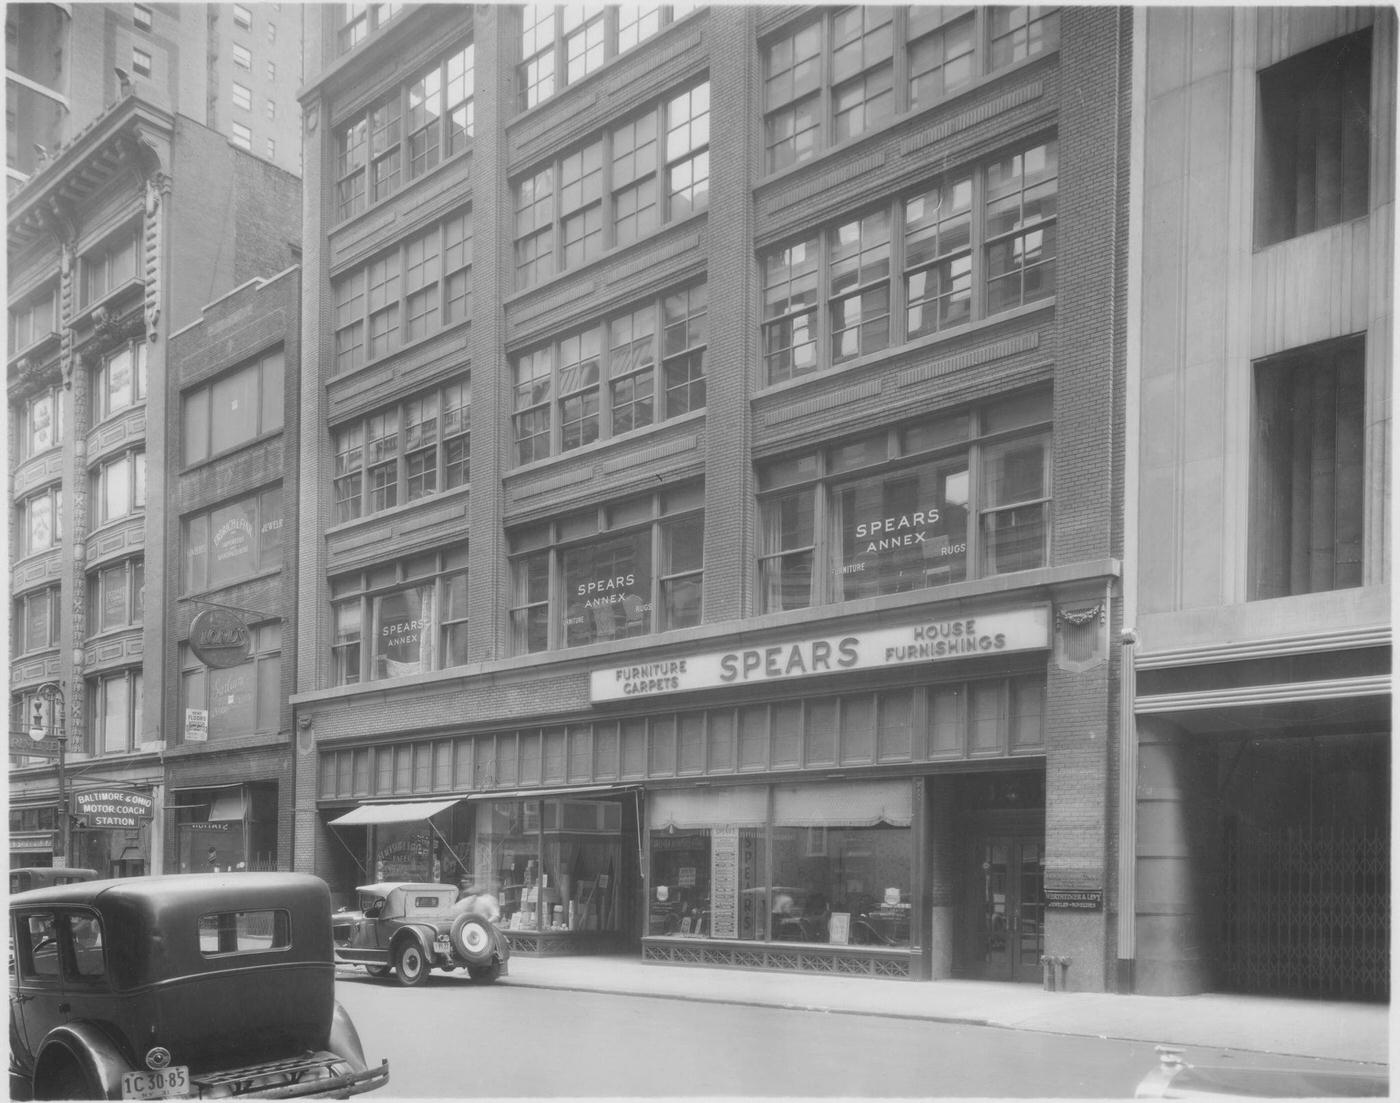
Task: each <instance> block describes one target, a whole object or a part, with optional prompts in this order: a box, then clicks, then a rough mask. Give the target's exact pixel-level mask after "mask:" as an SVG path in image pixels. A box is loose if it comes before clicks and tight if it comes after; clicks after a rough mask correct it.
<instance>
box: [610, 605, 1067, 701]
mask: <svg viewBox="0 0 1400 1103" xmlns="http://www.w3.org/2000/svg"><path fill="white" fill-rule="evenodd" d="M1049 646H1050V611H1049V609H1048V607H1046V606H1036V607H1033V608H1029V609H1016V610H1012V611H1010V612H997V613H985V614H959V615H958V616H953V617H942V618H938V619H934V620H927V621H921V622H919V623H917V624H906V625H901V626H899V627H897V628H877V629H874V630H873V631H869V632H848V633H846V634H844V635H840V636H828V637H825V638H821V639H805V640H793V641H778V642H776V643H771V644H765V645H763V646H760V647H750V648H739V649H736V650H730V651H711V652H702V653H700V654H697V655H685V656H677V657H674V658H666V659H657V660H656V661H654V662H639V663H631V664H629V665H627V666H617V667H608V668H605V669H602V670H595V671H593V672H592V677H591V685H590V690H591V698H592V700H593V701H594V702H595V703H597V702H599V701H621V700H629V699H634V698H637V697H652V696H656V695H658V694H664V693H686V692H690V691H692V690H703V689H718V688H721V687H724V686H740V685H754V684H756V683H759V682H773V681H781V680H784V679H788V678H806V677H812V676H815V675H820V674H840V673H847V672H850V671H857V670H875V669H881V668H889V667H895V666H904V665H907V664H910V663H925V662H941V661H944V660H949V659H966V658H975V657H978V656H987V655H996V654H1002V653H1006V652H1011V651H1030V650H1036V649H1043V648H1047V647H1049Z"/></svg>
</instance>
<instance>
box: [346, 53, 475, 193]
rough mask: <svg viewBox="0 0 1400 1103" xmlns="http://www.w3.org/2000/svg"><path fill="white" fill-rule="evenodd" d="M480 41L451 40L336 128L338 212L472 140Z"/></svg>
mask: <svg viewBox="0 0 1400 1103" xmlns="http://www.w3.org/2000/svg"><path fill="white" fill-rule="evenodd" d="M475 83H476V48H475V46H473V45H472V43H470V42H468V43H467V44H466V45H462V46H456V47H454V48H453V49H452V50H451V51H450V52H449V53H448V54H446V55H445V56H444V57H440V58H438V59H437V60H436V61H434V62H433V63H432V64H431V65H428V66H426V67H425V68H423V69H421V70H419V72H418V73H417V74H415V75H414V77H413V79H411V80H410V81H408V82H407V83H405V84H402V85H400V86H398V87H397V88H395V89H394V90H393V91H392V92H390V93H388V94H387V95H385V96H383V97H381V98H380V99H378V100H376V101H375V102H374V103H373V104H371V105H370V107H369V108H368V109H367V110H366V111H365V112H363V113H357V114H356V115H355V117H354V118H352V119H349V120H347V121H346V122H344V123H342V124H341V125H340V126H339V127H337V128H336V131H335V152H336V185H335V216H336V219H337V220H340V219H345V218H349V217H351V216H352V215H356V214H358V213H359V212H361V211H363V210H364V209H365V207H366V205H368V204H374V203H378V202H379V201H380V200H382V199H384V198H386V197H387V196H390V195H392V194H393V193H394V192H396V191H398V190H399V188H401V187H403V185H404V184H405V183H406V182H408V181H411V180H416V179H417V178H418V177H420V176H422V175H423V174H424V173H427V172H429V171H431V170H432V169H434V168H436V167H437V165H438V164H439V163H440V162H442V161H446V160H447V159H448V158H450V157H453V156H456V155H457V154H459V153H461V152H462V151H463V150H465V149H466V148H467V139H469V138H470V137H471V136H472V133H473V132H474V130H475V128H476V114H475V111H476V108H475V100H474V94H475Z"/></svg>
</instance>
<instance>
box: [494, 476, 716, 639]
mask: <svg viewBox="0 0 1400 1103" xmlns="http://www.w3.org/2000/svg"><path fill="white" fill-rule="evenodd" d="M704 506H705V496H704V488H703V487H701V486H698V485H691V486H686V487H680V488H677V489H675V490H670V491H663V492H661V493H658V494H649V495H646V496H645V497H641V498H633V499H628V500H625V501H622V502H617V503H613V504H610V505H605V506H601V507H599V508H596V509H589V510H584V511H581V512H579V513H575V514H571V515H569V516H566V517H563V518H561V519H559V520H558V521H553V522H548V523H545V524H539V525H531V526H528V527H522V528H519V529H516V530H515V531H514V532H512V533H510V534H509V542H510V550H511V570H512V575H513V578H514V598H513V601H512V608H511V632H512V637H513V641H514V642H513V646H514V651H515V653H516V654H518V655H519V654H525V653H527V652H533V651H544V650H548V649H552V648H560V647H576V646H578V645H580V644H586V643H598V642H600V641H605V640H617V639H626V638H629V637H634V636H645V635H650V634H651V633H653V632H664V631H668V630H670V629H673V628H690V627H694V626H695V625H697V624H699V623H700V613H701V606H702V603H703V598H704V548H705V511H704Z"/></svg>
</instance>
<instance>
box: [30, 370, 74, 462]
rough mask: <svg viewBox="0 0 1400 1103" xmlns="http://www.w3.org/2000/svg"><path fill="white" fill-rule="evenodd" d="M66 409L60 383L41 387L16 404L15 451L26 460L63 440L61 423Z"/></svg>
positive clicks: (66, 399)
mask: <svg viewBox="0 0 1400 1103" xmlns="http://www.w3.org/2000/svg"><path fill="white" fill-rule="evenodd" d="M67 408H68V391H67V389H66V388H64V387H61V386H54V387H45V388H44V389H43V390H42V391H39V392H38V393H37V394H32V395H30V396H29V397H28V398H26V399H25V400H24V401H23V403H21V404H20V411H19V416H20V426H19V433H18V434H17V435H18V438H19V453H20V459H22V460H27V459H30V458H32V457H34V456H37V455H39V454H40V453H43V452H47V451H48V450H49V449H50V448H56V447H58V445H59V444H61V443H62V442H63V422H64V417H65V414H66V411H67Z"/></svg>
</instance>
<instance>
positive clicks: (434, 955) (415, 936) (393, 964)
mask: <svg viewBox="0 0 1400 1103" xmlns="http://www.w3.org/2000/svg"><path fill="white" fill-rule="evenodd" d="M355 891H356V892H357V893H359V895H360V909H361V910H359V911H348V912H337V913H336V914H335V917H334V920H333V922H334V926H335V955H336V958H337V960H339V961H341V962H343V963H345V964H347V965H363V966H365V968H366V969H367V970H368V972H369V974H370V975H371V976H375V977H386V976H388V975H389V972H390V970H392V971H393V972H394V974H395V976H397V977H398V980H399V983H400V984H406V985H418V984H422V983H423V982H424V981H425V980H426V979H427V978H428V973H429V972H431V971H432V970H433V969H444V970H452V969H466V971H467V975H468V976H470V977H471V978H472V980H474V981H479V982H481V983H483V984H490V983H491V982H492V981H494V980H495V979H496V978H497V977H500V976H504V975H505V974H506V972H507V971H508V970H509V964H508V963H509V960H510V944H509V943H508V942H507V941H506V938H505V935H503V934H502V933H501V930H500V928H499V927H497V926H496V924H495V922H494V921H493V920H494V919H495V915H492V909H493V907H495V913H496V915H499V914H500V909H499V907H498V906H495V903H494V900H493V899H492V898H490V897H487V896H475V895H470V894H469V895H467V896H465V897H463V898H462V899H460V900H459V899H458V896H459V894H458V891H457V889H455V888H453V887H452V886H451V885H435V884H427V883H422V884H420V883H418V882H403V881H395V882H383V883H381V884H377V885H361V886H360V887H359V888H357V889H356V890H355Z"/></svg>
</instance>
